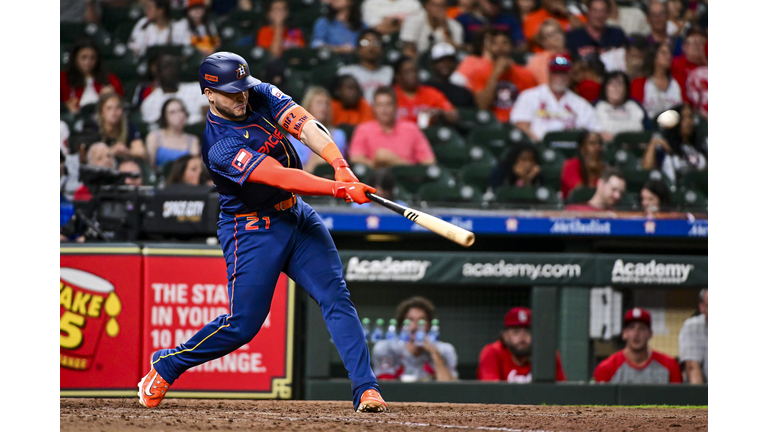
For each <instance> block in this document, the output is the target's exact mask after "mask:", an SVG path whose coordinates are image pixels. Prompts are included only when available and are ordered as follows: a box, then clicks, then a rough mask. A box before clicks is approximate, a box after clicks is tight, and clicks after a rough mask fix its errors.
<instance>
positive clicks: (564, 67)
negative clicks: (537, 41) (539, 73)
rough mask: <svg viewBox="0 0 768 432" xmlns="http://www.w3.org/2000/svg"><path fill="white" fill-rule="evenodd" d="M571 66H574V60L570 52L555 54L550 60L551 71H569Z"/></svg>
mask: <svg viewBox="0 0 768 432" xmlns="http://www.w3.org/2000/svg"><path fill="white" fill-rule="evenodd" d="M571 66H573V62H572V61H571V56H570V55H568V54H555V56H554V57H552V58H551V59H550V60H549V71H550V72H569V71H570V70H571Z"/></svg>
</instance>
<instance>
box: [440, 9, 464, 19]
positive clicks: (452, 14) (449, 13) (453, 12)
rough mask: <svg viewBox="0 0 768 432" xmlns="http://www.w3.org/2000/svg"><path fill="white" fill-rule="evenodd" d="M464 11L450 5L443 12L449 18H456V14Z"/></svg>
mask: <svg viewBox="0 0 768 432" xmlns="http://www.w3.org/2000/svg"><path fill="white" fill-rule="evenodd" d="M464 12H466V11H464V10H462V9H461V8H459V7H458V6H450V7H449V8H448V9H446V11H445V14H446V15H447V16H448V18H450V19H456V17H457V16H459V15H461V14H463V13H464Z"/></svg>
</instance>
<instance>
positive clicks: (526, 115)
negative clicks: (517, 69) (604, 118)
mask: <svg viewBox="0 0 768 432" xmlns="http://www.w3.org/2000/svg"><path fill="white" fill-rule="evenodd" d="M571 66H572V63H571V60H570V58H569V57H568V56H567V55H564V54H562V55H557V56H555V57H553V58H552V60H550V62H549V81H548V82H547V83H546V84H541V85H538V86H536V87H534V88H531V89H528V90H525V91H523V92H522V93H521V94H520V97H518V99H517V102H516V103H515V109H514V110H513V111H512V115H511V116H510V121H511V122H512V123H513V124H514V125H515V127H516V128H518V129H520V130H522V131H523V132H525V133H526V134H528V136H529V137H531V139H532V140H533V141H540V140H541V139H542V138H543V137H544V135H546V134H547V132H550V131H561V130H570V129H586V130H589V131H593V132H602V128H601V126H600V122H598V121H597V116H595V108H594V107H593V106H592V105H591V104H590V103H589V102H587V100H586V99H584V98H583V97H581V96H579V95H577V94H576V93H574V92H573V91H571V90H570V86H571V77H570V72H571Z"/></svg>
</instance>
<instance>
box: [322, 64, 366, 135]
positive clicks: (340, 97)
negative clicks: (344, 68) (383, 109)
mask: <svg viewBox="0 0 768 432" xmlns="http://www.w3.org/2000/svg"><path fill="white" fill-rule="evenodd" d="M331 89H332V90H331V95H332V96H333V100H332V101H331V112H332V113H333V123H334V124H337V125H354V126H357V125H359V124H360V123H365V122H367V121H371V120H373V119H374V118H373V110H371V106H370V105H369V104H368V101H366V100H365V98H364V97H363V88H362V87H360V83H358V82H357V80H356V79H355V77H353V76H352V75H336V76H335V77H334V78H333V82H332V83H331Z"/></svg>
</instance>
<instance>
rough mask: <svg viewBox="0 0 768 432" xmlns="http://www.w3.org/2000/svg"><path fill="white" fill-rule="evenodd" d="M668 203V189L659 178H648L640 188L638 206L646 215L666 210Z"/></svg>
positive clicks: (669, 200)
mask: <svg viewBox="0 0 768 432" xmlns="http://www.w3.org/2000/svg"><path fill="white" fill-rule="evenodd" d="M670 203H671V199H670V194H669V189H668V188H667V185H666V184H664V182H663V181H661V180H653V179H652V180H648V181H647V182H645V184H644V185H643V188H642V189H640V206H641V207H642V208H643V211H644V212H645V214H646V216H653V214H654V213H658V212H660V211H664V210H666V209H667V207H668V206H669V204H670Z"/></svg>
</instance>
